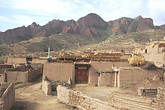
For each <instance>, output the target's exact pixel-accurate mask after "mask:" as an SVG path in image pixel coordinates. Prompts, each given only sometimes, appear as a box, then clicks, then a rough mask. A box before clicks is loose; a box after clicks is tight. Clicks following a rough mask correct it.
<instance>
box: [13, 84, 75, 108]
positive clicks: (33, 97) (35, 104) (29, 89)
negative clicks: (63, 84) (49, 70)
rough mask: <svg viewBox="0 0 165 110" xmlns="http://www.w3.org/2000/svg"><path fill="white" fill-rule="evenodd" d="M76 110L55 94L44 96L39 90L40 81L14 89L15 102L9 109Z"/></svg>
mask: <svg viewBox="0 0 165 110" xmlns="http://www.w3.org/2000/svg"><path fill="white" fill-rule="evenodd" d="M72 109H74V110H77V108H74V107H73V106H68V105H66V104H62V103H60V102H59V101H58V100H57V96H46V95H45V94H44V93H43V92H42V91H41V82H39V83H35V84H30V85H26V86H24V87H22V88H18V89H15V103H14V105H13V107H12V109H11V110H72Z"/></svg>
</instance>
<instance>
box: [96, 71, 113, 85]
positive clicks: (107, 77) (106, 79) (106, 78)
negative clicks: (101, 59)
mask: <svg viewBox="0 0 165 110" xmlns="http://www.w3.org/2000/svg"><path fill="white" fill-rule="evenodd" d="M114 79H115V74H114V73H102V74H100V77H98V86H110V87H113V86H114Z"/></svg>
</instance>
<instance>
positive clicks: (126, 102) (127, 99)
mask: <svg viewBox="0 0 165 110" xmlns="http://www.w3.org/2000/svg"><path fill="white" fill-rule="evenodd" d="M109 104H110V105H111V106H114V107H118V108H120V109H121V108H125V109H128V110H157V103H156V99H154V98H146V97H139V96H133V95H128V94H121V93H111V94H110V97H109Z"/></svg>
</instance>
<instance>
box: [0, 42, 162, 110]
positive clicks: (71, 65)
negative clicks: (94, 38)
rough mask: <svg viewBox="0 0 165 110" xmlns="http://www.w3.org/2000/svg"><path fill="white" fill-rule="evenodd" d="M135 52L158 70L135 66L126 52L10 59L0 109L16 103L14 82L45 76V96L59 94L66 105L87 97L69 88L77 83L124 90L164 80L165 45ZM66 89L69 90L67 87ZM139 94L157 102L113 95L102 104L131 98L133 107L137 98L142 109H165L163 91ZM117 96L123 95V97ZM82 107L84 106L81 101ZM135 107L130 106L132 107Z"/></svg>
mask: <svg viewBox="0 0 165 110" xmlns="http://www.w3.org/2000/svg"><path fill="white" fill-rule="evenodd" d="M135 53H136V54H139V55H142V56H144V58H145V60H146V62H153V64H155V65H156V66H157V67H156V66H155V67H154V68H151V67H150V66H152V67H153V65H149V66H148V67H145V66H144V68H142V67H138V66H132V65H131V64H130V63H129V61H128V58H129V57H130V56H131V54H130V53H124V51H121V52H113V51H101V52H98V51H85V52H83V53H79V54H74V53H72V52H63V51H62V52H61V53H60V54H59V56H58V57H57V58H55V59H52V58H51V57H50V58H48V59H41V58H38V59H34V58H8V60H7V63H6V64H1V65H0V68H1V69H0V82H1V85H0V89H1V91H3V92H2V93H1V98H2V99H3V102H1V104H0V107H4V108H3V109H4V110H7V109H8V108H5V107H6V106H7V107H9V108H10V107H11V105H12V103H13V102H14V96H15V94H14V85H13V83H17V82H31V81H32V80H33V79H34V78H36V77H37V76H39V75H42V74H43V78H42V90H43V92H44V93H45V94H46V95H52V94H53V92H57V97H58V99H59V100H61V101H64V102H65V101H67V100H66V99H65V98H68V101H67V103H71V104H74V105H77V104H78V102H76V99H74V97H78V96H79V97H86V96H84V95H80V94H78V92H74V91H72V90H71V89H69V88H71V87H74V85H76V84H86V85H90V86H107V87H118V88H123V87H126V86H128V85H133V84H138V83H139V82H140V81H142V80H143V79H151V80H155V79H157V80H160V81H164V80H165V74H164V65H165V42H154V43H153V44H150V45H149V46H146V48H144V49H141V48H137V49H135ZM146 64H147V63H146ZM158 67H159V68H158ZM59 85H61V86H59ZM66 86H67V88H65V87H66ZM68 87H69V88H68ZM5 91H6V92H5ZM67 91H70V92H67ZM137 91H138V94H137V95H140V96H150V95H154V96H155V97H156V96H157V98H156V99H154V100H155V102H153V104H151V103H148V102H152V101H153V99H152V98H150V99H143V98H139V97H138V96H136V98H131V97H132V96H127V95H122V94H117V93H114V94H111V99H110V102H109V104H108V105H107V103H106V104H103V106H104V107H105V108H109V107H112V106H115V107H118V105H117V104H118V102H116V103H114V101H117V100H120V98H121V97H129V98H130V100H132V101H131V102H129V104H132V106H133V104H135V102H136V101H135V100H136V99H138V102H137V103H138V104H139V103H141V101H142V100H145V101H146V103H147V104H146V105H143V106H141V107H148V109H150V108H153V109H157V108H159V109H160V110H163V109H165V106H164V102H163V101H165V96H163V94H164V93H165V91H164V89H162V88H143V87H139V89H138V90H137ZM65 92H66V93H65ZM5 94H7V95H5ZM10 94H11V95H10ZM77 95H78V96H77ZM71 96H73V97H71ZM116 96H120V98H119V97H116ZM7 97H9V98H7ZM113 98H114V99H113ZM112 99H113V100H112ZM80 100H81V99H80ZM84 100H85V98H84ZM92 100H95V99H91V101H92ZM122 100H123V101H128V100H125V98H123V99H122ZM145 101H144V103H145ZM96 102H97V101H96ZM119 102H120V101H119ZM162 102H163V103H162ZM84 103H89V102H84ZM90 103H91V102H90ZM93 103H94V102H93ZM97 103H99V104H100V103H101V102H99V101H98V102H97ZM79 104H80V105H81V103H80V102H79ZM99 104H98V105H99ZM120 104H121V105H122V104H123V103H122V102H120ZM120 104H119V105H120ZM155 104H156V105H155ZM105 105H107V106H105ZM125 105H126V106H124V104H123V106H122V107H119V108H123V107H124V108H127V105H128V103H127V104H125ZM81 106H82V107H84V108H85V109H87V108H86V106H85V105H83V104H82V105H81ZM92 106H95V105H92ZM100 106H102V105H100ZM132 106H131V105H129V107H130V108H131V107H132ZM134 106H135V105H134ZM98 108H99V107H98ZM90 109H91V108H90ZM128 109H129V108H128Z"/></svg>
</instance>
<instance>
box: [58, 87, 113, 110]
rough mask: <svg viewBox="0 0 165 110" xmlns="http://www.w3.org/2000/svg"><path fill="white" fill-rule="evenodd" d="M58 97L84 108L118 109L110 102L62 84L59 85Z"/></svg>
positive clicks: (88, 109)
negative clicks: (110, 104)
mask: <svg viewBox="0 0 165 110" xmlns="http://www.w3.org/2000/svg"><path fill="white" fill-rule="evenodd" d="M57 99H58V100H60V101H61V102H64V103H66V104H71V105H75V106H77V107H78V108H81V109H84V110H116V109H115V108H113V107H111V106H109V104H108V102H104V101H101V100H99V99H95V98H91V97H88V96H87V95H85V94H83V93H81V92H79V91H73V90H71V89H68V88H67V87H64V86H61V85H59V86H58V87H57Z"/></svg>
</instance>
